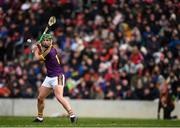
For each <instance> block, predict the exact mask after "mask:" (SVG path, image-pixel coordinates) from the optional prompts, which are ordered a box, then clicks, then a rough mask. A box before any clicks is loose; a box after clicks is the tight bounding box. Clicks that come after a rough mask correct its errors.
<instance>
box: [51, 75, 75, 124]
mask: <svg viewBox="0 0 180 128" xmlns="http://www.w3.org/2000/svg"><path fill="white" fill-rule="evenodd" d="M64 81H65V78H64V75H60V76H59V78H58V84H57V85H55V86H54V94H55V97H56V98H57V100H58V101H59V102H60V103H61V104H62V106H63V107H64V108H65V110H66V111H67V112H68V114H69V116H70V119H71V122H72V123H74V122H76V119H77V118H76V116H75V114H74V112H73V110H72V108H71V105H70V103H69V102H68V101H67V100H66V99H65V98H64V97H63V91H64Z"/></svg>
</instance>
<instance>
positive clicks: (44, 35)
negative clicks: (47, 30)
mask: <svg viewBox="0 0 180 128" xmlns="http://www.w3.org/2000/svg"><path fill="white" fill-rule="evenodd" d="M45 39H48V40H52V39H53V36H52V35H51V34H43V35H42V38H41V39H40V42H42V41H43V40H45Z"/></svg>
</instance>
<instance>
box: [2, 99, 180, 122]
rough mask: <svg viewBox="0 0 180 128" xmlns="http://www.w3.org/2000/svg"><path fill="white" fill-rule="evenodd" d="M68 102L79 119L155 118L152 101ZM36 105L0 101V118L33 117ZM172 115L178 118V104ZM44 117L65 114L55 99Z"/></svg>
mask: <svg viewBox="0 0 180 128" xmlns="http://www.w3.org/2000/svg"><path fill="white" fill-rule="evenodd" d="M68 100H69V101H70V103H71V105H72V107H73V109H74V110H75V112H76V114H77V115H78V116H79V117H103V118H147V119H149V118H151V119H156V118H157V107H158V103H157V102H154V101H122V100H115V101H110V100H70V99H68ZM36 103H37V101H36V99H0V116H35V115H36V113H37V108H36V106H37V105H36ZM173 114H176V115H178V117H180V102H177V103H176V108H175V110H174V111H173ZM44 115H45V116H54V117H55V116H62V115H66V112H65V110H64V109H63V108H62V106H61V105H60V104H59V103H58V102H57V100H56V99H46V101H45V110H44Z"/></svg>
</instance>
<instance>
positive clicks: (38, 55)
mask: <svg viewBox="0 0 180 128" xmlns="http://www.w3.org/2000/svg"><path fill="white" fill-rule="evenodd" d="M32 52H33V53H34V56H35V58H36V59H37V60H39V61H43V60H45V58H44V56H43V55H42V53H41V46H40V45H38V44H37V45H35V44H34V45H33V46H32Z"/></svg>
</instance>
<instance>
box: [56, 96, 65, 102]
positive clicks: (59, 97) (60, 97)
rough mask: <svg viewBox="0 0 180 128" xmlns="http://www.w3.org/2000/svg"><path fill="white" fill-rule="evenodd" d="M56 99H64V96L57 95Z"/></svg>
mask: <svg viewBox="0 0 180 128" xmlns="http://www.w3.org/2000/svg"><path fill="white" fill-rule="evenodd" d="M56 99H57V100H59V101H62V100H63V99H64V97H63V96H62V95H56Z"/></svg>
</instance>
